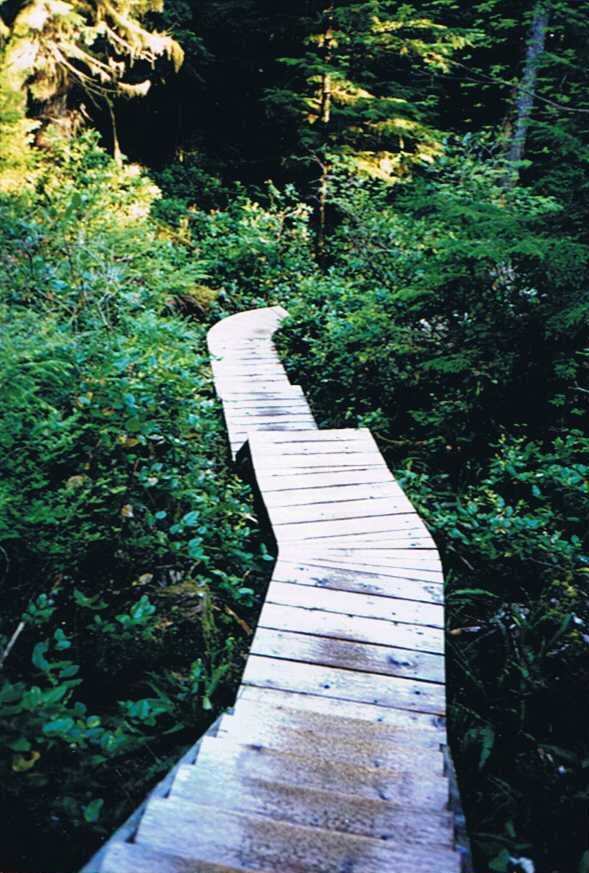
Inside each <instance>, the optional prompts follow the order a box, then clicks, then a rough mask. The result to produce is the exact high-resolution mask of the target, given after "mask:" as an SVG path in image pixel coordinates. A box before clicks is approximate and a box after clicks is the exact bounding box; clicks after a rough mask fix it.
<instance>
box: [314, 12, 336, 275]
mask: <svg viewBox="0 0 589 873" xmlns="http://www.w3.org/2000/svg"><path fill="white" fill-rule="evenodd" d="M334 5H335V4H334V2H333V0H332V2H329V3H328V4H327V6H326V8H325V30H324V32H323V43H322V48H323V51H322V60H323V63H324V64H325V65H326V66H328V65H329V64H330V63H331V57H332V50H333V11H334ZM330 121H331V76H330V74H329V71H328V70H324V71H323V73H322V75H321V90H320V94H319V122H320V124H321V126H322V127H323V129H324V131H325V135H326V134H327V128H328V127H329V122H330ZM320 166H321V176H320V177H319V215H318V218H319V227H318V230H317V255H318V257H319V259H320V260H321V259H322V258H323V256H324V254H325V228H326V223H327V186H328V181H329V161H328V160H327V159H326V157H325V155H323V156H322V159H321V161H320Z"/></svg>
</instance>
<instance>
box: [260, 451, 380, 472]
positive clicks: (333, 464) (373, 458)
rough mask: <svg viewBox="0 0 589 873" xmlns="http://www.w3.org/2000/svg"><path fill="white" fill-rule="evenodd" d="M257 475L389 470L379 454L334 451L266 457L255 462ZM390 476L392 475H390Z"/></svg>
mask: <svg viewBox="0 0 589 873" xmlns="http://www.w3.org/2000/svg"><path fill="white" fill-rule="evenodd" d="M254 464H255V467H256V473H258V471H259V472H261V473H268V472H269V471H272V470H275V469H278V470H281V471H285V474H287V473H286V471H288V470H291V471H292V470H297V468H299V467H302V468H305V467H306V468H308V469H317V468H318V469H320V470H325V472H327V473H329V472H331V471H332V470H334V469H337V468H339V467H350V468H351V469H354V470H355V469H368V468H369V467H380V468H382V469H383V470H386V471H387V473H388V470H387V467H386V466H385V463H384V461H383V459H382V455H380V454H379V452H350V453H349V454H345V453H344V452H341V453H340V452H336V451H332V453H331V454H314V455H305V454H304V453H300V454H288V455H284V456H283V455H264V457H263V458H260V459H259V460H255V461H254ZM291 475H292V473H291ZM388 475H389V476H390V473H389V474H388Z"/></svg>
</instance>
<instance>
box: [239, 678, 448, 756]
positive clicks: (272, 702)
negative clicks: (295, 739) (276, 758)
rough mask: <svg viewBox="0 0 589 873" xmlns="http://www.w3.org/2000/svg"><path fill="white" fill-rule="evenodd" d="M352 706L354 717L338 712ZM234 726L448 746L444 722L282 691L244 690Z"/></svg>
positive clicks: (392, 745) (351, 714) (439, 746)
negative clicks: (299, 729)
mask: <svg viewBox="0 0 589 873" xmlns="http://www.w3.org/2000/svg"><path fill="white" fill-rule="evenodd" d="M340 704H341V706H342V707H347V708H348V710H349V714H347V715H341V713H340V712H339V710H338V709H337V707H338V706H339V705H340ZM231 717H232V718H233V719H235V724H236V725H237V724H239V723H248V722H252V723H255V724H263V725H264V726H265V727H264V729H265V730H269V731H279V730H282V728H285V727H287V728H288V727H291V728H301V729H305V730H307V731H314V732H315V733H318V734H322V735H324V736H329V735H331V734H333V733H334V726H335V725H336V724H337V733H336V738H337V741H339V742H345V741H346V740H347V739H348V738H350V739H352V740H354V741H355V740H361V739H363V738H368V739H370V740H371V741H373V742H377V741H378V742H380V743H381V744H383V745H387V746H391V747H393V748H394V746H395V744H396V743H397V742H398V740H399V738H400V744H401V745H406V744H407V743H406V742H405V737H411V738H412V740H413V741H414V743H415V745H416V746H420V747H421V746H425V747H427V748H434V749H438V750H439V749H441V748H443V747H444V746H446V745H447V740H446V731H445V724H444V719H443V718H441V717H439V716H431V715H426V714H424V713H421V712H409V711H407V710H397V709H394V710H384V709H383V708H382V707H380V706H377V707H375V706H372V705H370V704H357V703H353V702H346V701H339V702H338V701H334V700H331V699H329V698H325V697H316V696H314V695H310V694H300V693H293V692H289V691H277V690H274V689H271V688H253V687H251V688H243V689H242V690H241V691H240V694H239V697H238V699H237V701H236V703H235V706H234V710H233V715H232V716H231Z"/></svg>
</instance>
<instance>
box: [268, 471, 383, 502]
mask: <svg viewBox="0 0 589 873" xmlns="http://www.w3.org/2000/svg"><path fill="white" fill-rule="evenodd" d="M256 478H257V480H258V485H259V487H260V490H261V491H262V493H263V494H264V495H266V494H269V493H271V492H273V491H292V489H293V488H295V489H296V490H297V491H302V490H304V489H311V488H322V487H324V486H325V485H342V484H343V485H354V484H356V485H359V484H361V485H371V484H376V485H378V484H382V483H388V482H392V481H393V479H392V476H391V474H390V472H389V471H388V469H387V468H386V467H385V466H383V465H382V464H381V465H377V466H374V467H354V468H348V469H346V468H343V469H339V470H334V469H333V468H331V469H317V470H302V469H301V470H297V471H296V474H293V473H292V472H291V471H289V470H283V471H281V470H280V469H279V468H275V469H272V470H265V469H263V468H261V467H258V468H256Z"/></svg>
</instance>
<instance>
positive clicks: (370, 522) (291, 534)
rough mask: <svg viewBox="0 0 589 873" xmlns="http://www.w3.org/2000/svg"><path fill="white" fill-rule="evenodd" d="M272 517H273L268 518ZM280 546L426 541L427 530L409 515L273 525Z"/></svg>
mask: <svg viewBox="0 0 589 873" xmlns="http://www.w3.org/2000/svg"><path fill="white" fill-rule="evenodd" d="M271 517H272V516H271ZM272 527H273V530H274V534H275V536H276V539H277V540H278V541H279V542H288V541H289V540H303V539H323V538H337V539H338V540H342V539H344V540H347V539H348V538H349V537H358V536H363V535H365V534H368V535H372V534H375V533H378V534H380V533H383V534H390V535H391V539H399V538H404V537H408V538H410V539H414V538H419V539H426V538H427V539H429V538H430V537H429V534H428V531H427V528H426V527H425V525H424V524H423V522H422V521H420V519H419V517H418V516H417V515H415V514H413V513H410V514H396V515H395V514H392V515H382V514H381V515H363V516H359V517H356V516H354V517H350V518H343V519H341V518H336V519H318V520H317V521H310V522H300V521H299V522H294V523H292V524H282V523H280V524H278V523H275V522H273V524H272Z"/></svg>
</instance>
